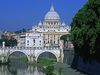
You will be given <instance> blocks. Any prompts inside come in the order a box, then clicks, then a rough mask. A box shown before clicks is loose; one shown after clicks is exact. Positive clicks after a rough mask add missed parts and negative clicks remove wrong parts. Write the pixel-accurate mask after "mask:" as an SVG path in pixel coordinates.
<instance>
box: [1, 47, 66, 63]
mask: <svg viewBox="0 0 100 75" xmlns="http://www.w3.org/2000/svg"><path fill="white" fill-rule="evenodd" d="M14 52H22V53H24V54H25V55H26V56H27V59H28V62H29V63H32V62H34V61H36V62H37V59H38V57H39V55H40V54H42V53H44V52H50V53H52V54H53V55H55V57H56V59H57V62H63V58H64V54H63V49H61V48H60V47H43V48H42V47H1V48H0V61H2V63H5V62H7V61H8V58H9V56H10V55H11V54H12V53H14Z"/></svg>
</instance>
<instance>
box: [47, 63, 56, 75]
mask: <svg viewBox="0 0 100 75" xmlns="http://www.w3.org/2000/svg"><path fill="white" fill-rule="evenodd" d="M53 71H54V66H53V65H49V66H47V67H46V69H45V73H46V75H53Z"/></svg>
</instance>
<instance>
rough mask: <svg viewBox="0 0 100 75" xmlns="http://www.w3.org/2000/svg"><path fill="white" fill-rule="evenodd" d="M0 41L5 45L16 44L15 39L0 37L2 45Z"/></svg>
mask: <svg viewBox="0 0 100 75" xmlns="http://www.w3.org/2000/svg"><path fill="white" fill-rule="evenodd" d="M2 42H5V46H16V45H17V40H16V39H0V45H1V46H2Z"/></svg>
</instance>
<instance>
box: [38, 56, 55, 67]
mask: <svg viewBox="0 0 100 75" xmlns="http://www.w3.org/2000/svg"><path fill="white" fill-rule="evenodd" d="M55 62H56V59H50V58H49V59H47V58H39V59H38V61H37V63H39V64H41V65H43V66H49V65H53V64H54V63H55Z"/></svg>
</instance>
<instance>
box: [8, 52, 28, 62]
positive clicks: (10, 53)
mask: <svg viewBox="0 0 100 75" xmlns="http://www.w3.org/2000/svg"><path fill="white" fill-rule="evenodd" d="M16 52H19V53H22V54H23V55H25V56H26V57H27V60H28V61H29V56H28V54H26V53H24V52H22V51H13V52H9V54H8V56H7V61H8V59H9V57H10V56H11V55H12V54H14V53H16Z"/></svg>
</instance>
